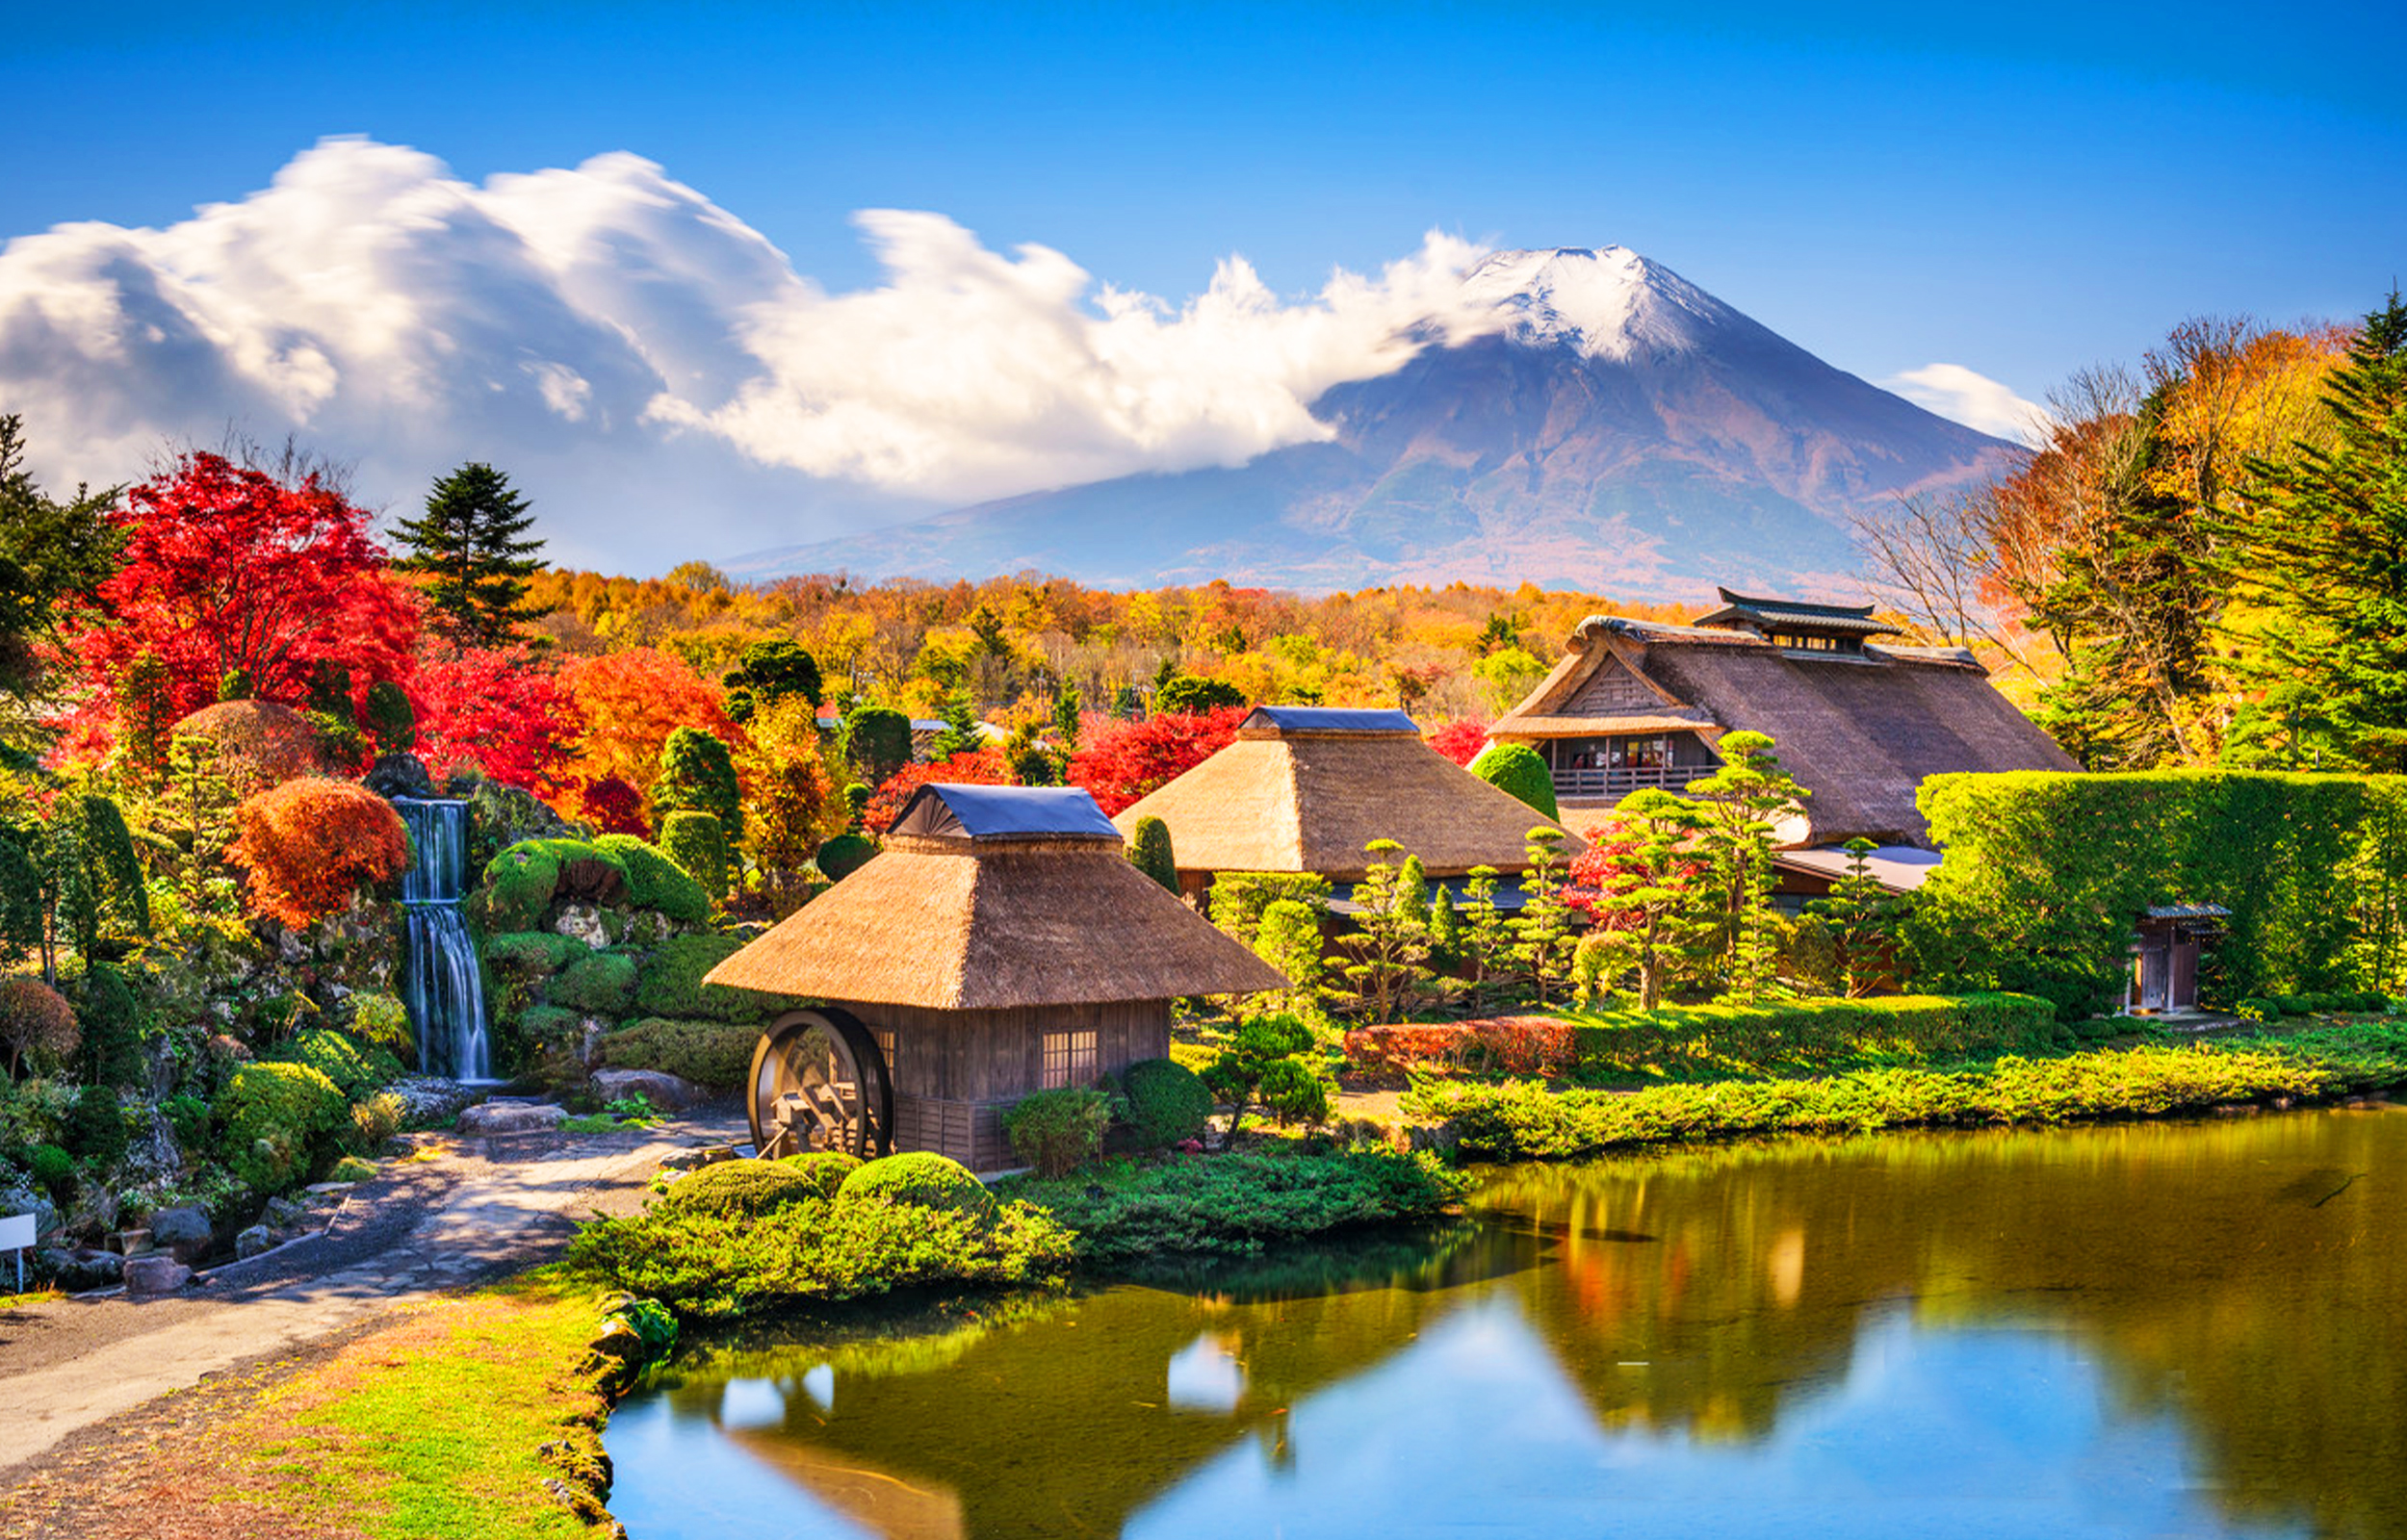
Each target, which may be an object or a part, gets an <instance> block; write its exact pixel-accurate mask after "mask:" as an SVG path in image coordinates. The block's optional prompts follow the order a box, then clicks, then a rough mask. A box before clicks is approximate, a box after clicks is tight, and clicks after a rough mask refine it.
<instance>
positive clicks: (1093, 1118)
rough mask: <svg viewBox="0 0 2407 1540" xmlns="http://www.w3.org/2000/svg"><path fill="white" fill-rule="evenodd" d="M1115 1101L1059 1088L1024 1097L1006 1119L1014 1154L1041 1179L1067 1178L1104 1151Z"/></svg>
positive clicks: (1082, 1090) (1094, 1093)
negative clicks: (1105, 1130) (1104, 1135)
mask: <svg viewBox="0 0 2407 1540" xmlns="http://www.w3.org/2000/svg"><path fill="white" fill-rule="evenodd" d="M1111 1117H1112V1113H1111V1098H1110V1097H1108V1096H1106V1095H1104V1094H1103V1093H1102V1092H1101V1091H1091V1090H1089V1089H1087V1088H1086V1087H1084V1086H1058V1087H1055V1088H1054V1089H1053V1090H1051V1091H1037V1092H1036V1093H1035V1094H1033V1095H1029V1096H1023V1097H1022V1098H1021V1099H1020V1101H1019V1103H1018V1104H1017V1105H1016V1106H1014V1107H1013V1108H1012V1109H1011V1111H1010V1112H1008V1113H1006V1114H1004V1115H1003V1133H1004V1134H1005V1135H1006V1136H1007V1137H1008V1138H1009V1139H1010V1140H1011V1152H1012V1153H1013V1154H1014V1155H1017V1156H1018V1157H1019V1158H1020V1159H1022V1160H1023V1161H1025V1162H1027V1163H1028V1164H1029V1165H1030V1166H1033V1167H1035V1168H1037V1172H1038V1174H1039V1175H1043V1176H1067V1175H1068V1174H1069V1173H1070V1172H1072V1171H1074V1170H1076V1169H1077V1168H1079V1167H1081V1166H1084V1165H1085V1164H1087V1163H1088V1162H1089V1161H1091V1160H1093V1159H1095V1157H1096V1156H1098V1155H1100V1154H1101V1153H1102V1152H1103V1130H1104V1129H1105V1128H1106V1127H1108V1126H1110V1123H1111Z"/></svg>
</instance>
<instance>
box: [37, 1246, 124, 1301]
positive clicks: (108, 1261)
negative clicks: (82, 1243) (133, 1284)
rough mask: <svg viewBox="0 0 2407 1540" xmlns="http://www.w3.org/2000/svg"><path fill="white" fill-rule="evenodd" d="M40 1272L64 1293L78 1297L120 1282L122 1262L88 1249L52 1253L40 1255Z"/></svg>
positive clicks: (104, 1252) (107, 1253) (79, 1248)
mask: <svg viewBox="0 0 2407 1540" xmlns="http://www.w3.org/2000/svg"><path fill="white" fill-rule="evenodd" d="M41 1270H42V1271H43V1272H45V1273H47V1274H49V1275H50V1277H51V1279H52V1280H53V1281H54V1282H56V1283H57V1284H58V1286H59V1287H60V1288H62V1289H65V1291H66V1292H67V1293H69V1294H81V1293H82V1292H83V1291H85V1290H86V1289H106V1288H107V1287H109V1285H111V1284H113V1283H116V1282H117V1281H118V1280H119V1279H121V1278H123V1277H124V1276H125V1259H124V1258H123V1257H121V1256H118V1255H117V1254H116V1252H114V1251H95V1250H92V1249H91V1248H90V1247H78V1248H77V1249H75V1250H72V1251H68V1250H65V1249H54V1250H49V1251H44V1252H43V1253H42V1254H41Z"/></svg>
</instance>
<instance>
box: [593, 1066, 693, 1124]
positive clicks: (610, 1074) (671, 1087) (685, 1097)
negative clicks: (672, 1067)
mask: <svg viewBox="0 0 2407 1540" xmlns="http://www.w3.org/2000/svg"><path fill="white" fill-rule="evenodd" d="M593 1093H594V1094H595V1095H596V1096H599V1097H600V1098H601V1099H602V1100H604V1101H606V1102H609V1101H617V1100H618V1099H619V1098H620V1097H622V1096H641V1097H643V1099H644V1100H646V1101H648V1102H650V1103H651V1104H652V1105H653V1106H655V1107H657V1108H659V1109H660V1111H662V1112H670V1113H673V1112H683V1111H684V1110H685V1109H686V1108H688V1107H690V1106H692V1105H693V1104H694V1103H695V1102H698V1101H700V1100H701V1099H702V1088H701V1087H700V1086H697V1085H695V1084H694V1083H693V1082H692V1081H690V1080H687V1079H686V1077H685V1076H683V1075H672V1074H670V1073H668V1072H667V1071H666V1070H664V1069H597V1070H595V1071H594V1072H593Z"/></svg>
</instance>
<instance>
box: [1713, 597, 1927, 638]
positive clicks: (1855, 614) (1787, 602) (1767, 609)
mask: <svg viewBox="0 0 2407 1540" xmlns="http://www.w3.org/2000/svg"><path fill="white" fill-rule="evenodd" d="M1720 592H1721V608H1720V609H1717V610H1715V611H1714V612H1713V613H1712V614H1710V615H1699V616H1697V617H1696V622H1695V623H1696V624H1697V625H1698V626H1706V627H1729V626H1737V625H1749V626H1759V627H1761V628H1763V629H1766V630H1781V631H1801V632H1812V633H1815V634H1819V635H1825V636H1884V635H1890V634H1893V633H1894V632H1895V631H1896V630H1897V628H1896V627H1894V626H1890V625H1885V624H1883V623H1882V622H1880V621H1876V620H1875V619H1873V615H1872V606H1871V605H1870V604H1815V603H1807V602H1806V601H1804V600H1801V599H1765V598H1759V597H1756V596H1754V595H1749V594H1734V593H1732V592H1730V590H1728V589H1727V588H1724V589H1721V590H1720Z"/></svg>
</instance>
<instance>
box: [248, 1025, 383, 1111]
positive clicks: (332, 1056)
mask: <svg viewBox="0 0 2407 1540" xmlns="http://www.w3.org/2000/svg"><path fill="white" fill-rule="evenodd" d="M273 1057H274V1058H276V1059H279V1060H282V1061H284V1062H286V1063H288V1064H297V1065H308V1066H309V1067H310V1068H312V1069H315V1070H317V1071H318V1072H319V1073H320V1074H322V1075H324V1076H325V1077H326V1079H328V1080H330V1081H332V1082H334V1089H335V1090H337V1091H341V1092H342V1093H343V1099H344V1100H345V1101H364V1100H366V1099H367V1098H368V1097H370V1096H372V1095H374V1094H375V1093H376V1092H377V1091H380V1090H382V1089H383V1088H385V1087H386V1086H389V1085H391V1084H393V1082H395V1081H397V1080H399V1079H401V1061H400V1060H398V1059H396V1058H394V1057H393V1056H392V1055H391V1054H389V1053H387V1052H385V1051H384V1050H383V1049H381V1048H377V1047H374V1046H371V1045H368V1044H365V1043H362V1042H359V1041H357V1040H354V1039H352V1038H350V1037H349V1036H347V1035H345V1034H343V1033H340V1032H337V1031H335V1030H334V1029H333V1028H332V1027H311V1028H309V1029H308V1030H307V1031H305V1032H301V1033H298V1034H296V1035H295V1036H294V1038H293V1040H292V1041H290V1042H288V1043H286V1044H285V1045H284V1046H283V1047H281V1048H279V1049H277V1050H276V1051H275V1054H274V1055H273Z"/></svg>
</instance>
